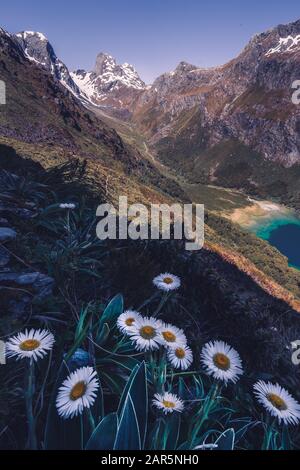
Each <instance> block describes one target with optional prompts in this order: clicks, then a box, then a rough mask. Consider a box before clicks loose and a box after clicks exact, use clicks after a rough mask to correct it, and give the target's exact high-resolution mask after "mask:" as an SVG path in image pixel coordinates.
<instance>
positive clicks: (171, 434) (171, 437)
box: [164, 412, 181, 450]
mask: <svg viewBox="0 0 300 470" xmlns="http://www.w3.org/2000/svg"><path fill="white" fill-rule="evenodd" d="M180 424H181V416H180V413H176V412H175V413H173V414H172V415H171V416H168V417H167V422H166V428H165V439H164V441H165V448H164V450H176V447H177V443H178V439H179V433H180Z"/></svg>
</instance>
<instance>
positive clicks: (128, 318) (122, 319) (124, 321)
mask: <svg viewBox="0 0 300 470" xmlns="http://www.w3.org/2000/svg"><path fill="white" fill-rule="evenodd" d="M141 318H142V317H141V315H140V314H139V312H136V311H135V310H126V311H125V312H123V313H122V314H121V315H120V316H119V318H118V320H117V327H118V328H119V330H120V331H122V333H129V331H130V330H131V329H132V327H133V325H134V323H135V321H136V320H137V319H141Z"/></svg>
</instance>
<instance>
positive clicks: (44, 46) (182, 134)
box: [10, 20, 300, 207]
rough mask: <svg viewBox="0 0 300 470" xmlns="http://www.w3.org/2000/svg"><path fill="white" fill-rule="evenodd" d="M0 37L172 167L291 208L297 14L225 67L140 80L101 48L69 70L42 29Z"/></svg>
mask: <svg viewBox="0 0 300 470" xmlns="http://www.w3.org/2000/svg"><path fill="white" fill-rule="evenodd" d="M10 38H11V40H12V41H13V42H14V43H15V44H18V45H19V46H20V47H21V48H22V51H23V53H24V55H25V57H26V58H27V59H29V61H30V62H32V63H34V64H35V65H37V66H39V67H41V68H42V69H44V70H45V71H48V72H49V73H50V74H51V75H52V77H53V78H54V79H55V80H56V81H58V82H60V83H61V84H62V85H63V86H64V88H66V89H67V90H68V91H70V92H71V93H72V94H73V95H74V96H75V98H76V99H77V100H78V101H80V102H81V104H83V105H84V106H86V107H87V108H88V109H89V110H92V111H94V112H95V110H96V114H97V115H98V116H99V115H100V116H101V112H103V113H105V114H106V115H110V116H112V117H114V118H117V119H119V120H120V121H123V122H127V123H129V124H130V125H133V126H134V127H135V129H136V130H137V131H138V132H139V133H140V134H141V136H142V138H143V139H145V140H146V141H147V146H148V147H149V148H150V149H151V152H153V153H154V154H155V155H156V156H157V158H158V159H159V160H161V161H162V162H163V163H164V164H166V165H168V166H169V167H170V168H172V169H174V170H175V171H176V173H178V172H179V173H180V174H182V175H183V176H184V177H186V178H188V179H189V180H190V181H192V182H194V183H197V182H202V183H210V184H219V185H222V186H229V187H237V188H239V189H244V190H246V191H247V192H248V193H253V194H258V195H261V196H262V197H267V196H271V197H278V198H281V199H282V200H283V202H285V203H288V204H290V205H294V206H296V207H300V189H299V176H300V166H299V165H300V119H299V118H300V106H297V105H295V104H293V102H292V99H291V97H292V93H293V89H292V84H293V82H294V81H295V80H299V79H300V20H298V21H296V22H294V23H290V24H287V25H279V26H277V27H276V28H274V29H271V30H269V31H267V32H264V33H262V34H258V35H256V36H254V37H253V38H252V39H251V40H250V42H249V43H248V45H247V46H246V47H245V48H244V50H243V51H242V52H241V53H240V54H239V56H238V57H237V58H235V59H233V60H231V61H230V62H228V63H227V64H225V65H222V66H218V67H212V68H208V69H205V68H199V67H197V66H195V65H191V64H188V63H186V62H181V63H180V64H179V65H178V66H177V67H176V69H175V70H174V71H171V72H167V73H165V74H163V75H161V76H160V77H158V78H157V79H156V80H155V81H154V83H153V84H152V85H148V86H146V85H145V83H144V82H143V81H142V80H141V78H140V77H139V75H138V73H137V72H136V70H135V69H134V67H133V66H132V65H129V64H127V63H125V64H123V65H119V64H117V63H116V60H115V59H114V58H113V57H112V56H110V55H109V54H105V53H100V54H99V55H98V56H97V58H96V63H95V67H94V69H93V70H92V71H85V70H77V71H75V72H70V71H69V70H68V68H67V67H66V65H65V64H64V63H63V62H62V61H61V60H60V59H59V58H57V56H56V54H55V52H54V50H53V47H52V46H51V44H50V43H49V41H48V40H47V38H46V37H45V36H44V35H43V34H42V33H38V32H31V31H25V32H22V33H19V34H16V35H12V36H10Z"/></svg>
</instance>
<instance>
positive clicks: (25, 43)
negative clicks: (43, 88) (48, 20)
mask: <svg viewBox="0 0 300 470" xmlns="http://www.w3.org/2000/svg"><path fill="white" fill-rule="evenodd" d="M15 39H16V40H17V42H18V43H19V45H20V46H21V48H22V49H23V52H24V55H25V56H26V57H27V59H28V60H30V61H31V62H34V63H35V64H37V65H39V66H40V67H43V68H44V69H46V70H48V71H49V72H50V73H51V74H52V75H53V76H54V78H56V79H57V80H58V81H59V82H60V83H61V84H62V85H63V86H64V87H65V88H67V89H68V90H69V91H71V92H72V93H73V94H74V95H75V96H77V97H79V98H85V97H81V91H80V90H79V88H78V87H77V85H76V84H75V83H74V81H73V80H72V78H71V76H70V73H69V70H68V68H67V66H66V65H65V64H64V63H63V62H62V61H61V60H60V59H58V57H57V56H56V54H55V52H54V49H53V47H52V45H51V44H50V42H49V41H48V39H47V38H46V36H45V35H44V34H43V33H40V32H35V31H22V32H20V33H18V34H16V35H15Z"/></svg>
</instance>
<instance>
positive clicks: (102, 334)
mask: <svg viewBox="0 0 300 470" xmlns="http://www.w3.org/2000/svg"><path fill="white" fill-rule="evenodd" d="M109 333H110V328H109V326H108V324H107V323H104V325H103V327H102V329H101V330H100V331H99V332H98V336H97V338H96V342H97V344H99V345H101V344H104V343H105V341H106V340H107V338H108V337H109Z"/></svg>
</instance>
